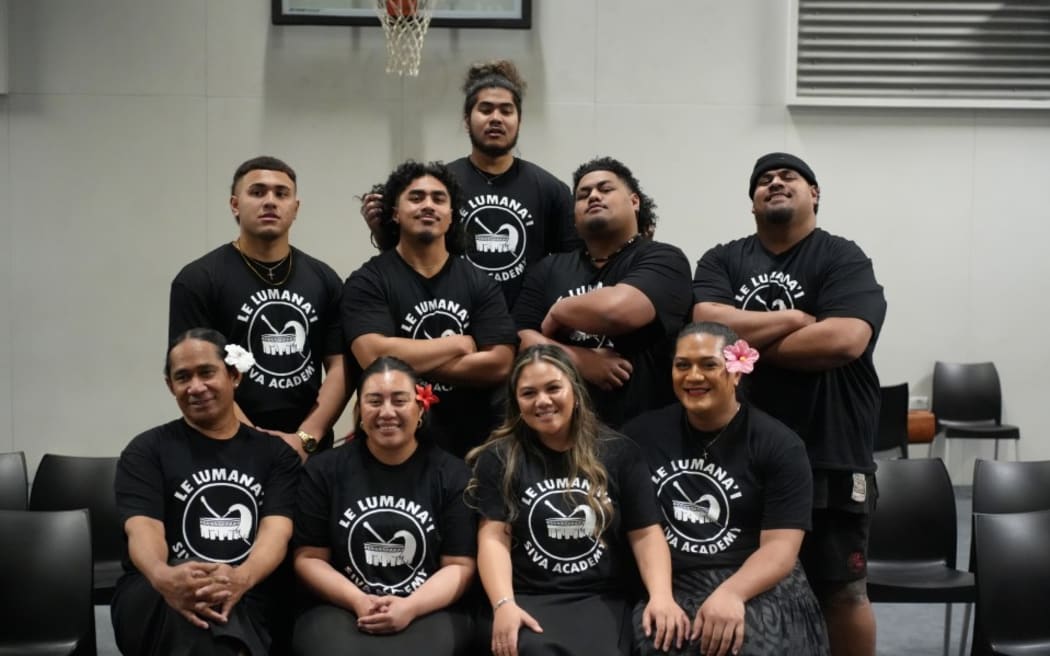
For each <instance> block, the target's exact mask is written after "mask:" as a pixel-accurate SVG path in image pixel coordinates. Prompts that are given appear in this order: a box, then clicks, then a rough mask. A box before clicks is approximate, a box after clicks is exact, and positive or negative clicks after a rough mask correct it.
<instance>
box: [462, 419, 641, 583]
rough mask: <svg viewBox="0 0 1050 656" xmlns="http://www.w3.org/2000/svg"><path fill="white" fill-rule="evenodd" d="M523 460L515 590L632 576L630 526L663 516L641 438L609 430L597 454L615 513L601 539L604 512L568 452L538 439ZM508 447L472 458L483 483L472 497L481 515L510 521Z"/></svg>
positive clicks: (514, 528) (514, 529)
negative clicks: (598, 526) (572, 472)
mask: <svg viewBox="0 0 1050 656" xmlns="http://www.w3.org/2000/svg"><path fill="white" fill-rule="evenodd" d="M534 444H535V448H534V449H530V451H528V452H527V456H526V458H524V461H523V462H522V464H521V465H520V466H519V473H518V475H517V476H515V479H514V484H513V496H514V503H516V505H517V516H516V517H515V518H514V521H513V523H512V525H511V552H510V555H511V565H512V567H513V570H514V574H513V583H514V591H515V592H519V593H525V594H537V593H544V592H589V593H602V592H622V591H623V590H624V588H625V587H626V584H625V583H624V581H625V580H630V576H629V573H628V570H627V569H626V568H627V567H629V563H631V562H633V561H632V558H631V555H630V553H629V550H630V545H629V543H628V541H627V536H626V534H627V532H628V531H633V530H636V529H639V528H644V527H646V526H652V525H653V524H657V523H659V521H660V511H659V509H658V508H657V505H656V497H655V496H654V495H653V486H652V483H650V481H649V471H648V469H647V468H646V466H645V461H644V460H643V459H642V457H641V454H640V453H639V451H638V447H637V445H635V444H634V443H633V442H631V441H630V440H628V439H626V438H624V437H623V436H622V435H619V434H617V433H612V432H608V433H606V434H604V435H603V437H602V438H601V440H600V441H599V445H598V459H599V460H600V461H601V463H602V465H603V466H604V467H605V470H606V472H607V473H608V477H609V498H610V500H611V502H612V505H613V517H612V518H611V519H610V520H609V521H608V522H607V523H606V528H605V531H604V532H603V533H602V535H601V539H600V540H597V539H595V537H594V535H593V529H594V526H595V523H596V522H597V520H598V518H596V517H595V516H594V511H592V510H591V509H590V507H589V506H587V492H586V490H587V489H589V487H590V484H589V483H588V482H587V481H586V480H583V479H580V478H579V477H577V478H574V479H572V480H569V479H568V466H567V463H566V457H565V454H564V453H559V452H556V451H552V450H550V449H547V448H546V447H544V446H543V445H542V444H541V443H540V442H539V441H538V440H536V441H535V442H534ZM505 457H506V456H505V455H504V454H503V453H499V452H497V451H496V449H494V448H490V449H487V450H486V451H484V452H482V454H481V456H480V457H479V458H478V461H477V463H476V464H475V466H474V476H475V477H476V478H477V481H478V484H477V487H476V488H475V491H474V497H473V498H471V499H470V503H472V505H475V506H476V507H477V508H478V510H479V512H480V513H481V515H482V517H485V518H487V519H491V520H494V521H507V518H508V513H507V507H506V505H505V503H504V500H503V496H502V493H501V489H502V481H503V471H504V465H503V462H504V460H505Z"/></svg>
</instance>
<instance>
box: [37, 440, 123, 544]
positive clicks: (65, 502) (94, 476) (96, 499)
mask: <svg viewBox="0 0 1050 656" xmlns="http://www.w3.org/2000/svg"><path fill="white" fill-rule="evenodd" d="M116 475H117V458H112V457H104V458H95V457H84V456H63V455H55V454H53V453H48V454H45V455H44V457H43V459H42V460H41V461H40V465H39V466H38V467H37V470H36V476H35V477H34V478H33V490H32V493H31V494H30V496H29V508H30V509H31V510H74V509H77V508H87V509H88V510H89V511H90V517H91V545H92V549H93V552H94V557H95V562H101V561H119V560H120V559H121V558H123V556H124V549H125V547H124V528H123V526H122V525H121V523H120V515H119V514H118V513H117V497H116V493H115V492H114V491H113V482H114V479H115V478H116Z"/></svg>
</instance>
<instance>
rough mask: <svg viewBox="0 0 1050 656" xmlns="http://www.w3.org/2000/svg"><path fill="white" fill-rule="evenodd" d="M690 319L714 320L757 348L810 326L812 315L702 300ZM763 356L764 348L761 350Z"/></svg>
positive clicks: (797, 311) (798, 311) (795, 311)
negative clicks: (744, 307)
mask: <svg viewBox="0 0 1050 656" xmlns="http://www.w3.org/2000/svg"><path fill="white" fill-rule="evenodd" d="M693 321H715V322H718V323H721V324H725V325H727V326H729V327H730V328H732V329H733V331H734V332H736V334H737V335H739V336H740V337H741V338H743V339H745V340H747V342H748V343H749V344H750V345H751V346H754V347H755V348H757V349H764V348H766V347H767V346H769V345H770V344H772V343H773V342H775V341H776V340H778V339H781V338H783V337H786V336H787V335H789V334H791V333H793V332H795V331H796V330H799V329H801V328H804V327H805V326H808V325H811V324H812V323H813V322H814V321H815V319H814V318H813V316H811V315H809V314H806V313H805V312H802V311H801V310H779V311H775V312H765V311H761V312H759V311H755V310H739V309H737V308H735V307H733V306H732V305H727V304H725V303H714V302H711V301H703V302H700V303H697V304H696V305H694V306H693ZM762 355H763V357H765V351H763V352H762Z"/></svg>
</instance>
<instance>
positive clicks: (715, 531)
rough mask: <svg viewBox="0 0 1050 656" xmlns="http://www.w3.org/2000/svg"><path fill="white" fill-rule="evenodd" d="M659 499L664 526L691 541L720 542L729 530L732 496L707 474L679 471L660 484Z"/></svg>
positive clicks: (657, 494) (687, 470)
mask: <svg viewBox="0 0 1050 656" xmlns="http://www.w3.org/2000/svg"><path fill="white" fill-rule="evenodd" d="M719 471H721V470H719ZM723 473H724V472H723ZM656 496H657V497H658V498H659V500H660V510H661V512H662V513H663V516H664V525H665V526H667V527H668V528H670V529H671V531H673V532H674V533H675V534H677V535H678V536H679V537H681V538H684V539H686V540H688V541H689V542H692V543H696V544H707V543H712V542H717V541H718V540H719V539H720V538H722V537H723V536H724V535H725V533H726V532H727V531H728V530H729V518H730V514H731V510H732V508H731V506H730V505H729V497H728V496H726V490H725V488H724V487H723V486H722V485H721V484H720V482H719V480H718V479H716V478H714V477H713V476H712V475H710V474H708V473H707V472H704V471H696V470H692V469H685V470H679V471H677V472H675V473H674V474H672V475H671V476H668V477H667V478H665V479H663V480H661V481H660V482H658V483H657V487H656Z"/></svg>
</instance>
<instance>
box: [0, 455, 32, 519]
mask: <svg viewBox="0 0 1050 656" xmlns="http://www.w3.org/2000/svg"><path fill="white" fill-rule="evenodd" d="M28 490H29V486H28V482H27V479H26V456H25V454H24V453H22V452H21V451H13V452H11V453H0V510H25V509H26V508H27V507H28V502H29V494H28Z"/></svg>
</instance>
